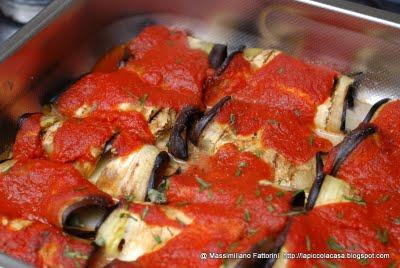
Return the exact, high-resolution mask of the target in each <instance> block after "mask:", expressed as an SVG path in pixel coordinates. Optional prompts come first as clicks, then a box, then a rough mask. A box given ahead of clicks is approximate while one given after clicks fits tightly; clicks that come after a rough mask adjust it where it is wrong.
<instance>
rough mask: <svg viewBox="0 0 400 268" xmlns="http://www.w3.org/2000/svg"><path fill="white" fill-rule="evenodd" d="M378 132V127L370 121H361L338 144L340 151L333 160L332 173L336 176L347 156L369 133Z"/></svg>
mask: <svg viewBox="0 0 400 268" xmlns="http://www.w3.org/2000/svg"><path fill="white" fill-rule="evenodd" d="M375 132H376V127H375V126H374V125H372V124H370V123H361V124H360V125H359V126H358V127H357V128H356V129H354V130H353V131H351V132H350V133H349V135H347V136H346V137H345V138H344V139H343V141H342V142H341V143H340V144H339V145H338V146H339V148H338V151H337V153H336V156H335V159H334V160H333V164H332V170H331V171H330V175H332V176H336V174H337V173H338V171H339V169H340V166H341V165H342V164H343V162H344V161H345V160H346V158H347V157H348V156H349V155H350V154H351V152H352V151H353V150H354V149H355V148H356V147H357V146H358V144H360V143H361V142H362V141H363V140H364V139H366V138H367V137H368V136H369V135H372V134H374V133H375Z"/></svg>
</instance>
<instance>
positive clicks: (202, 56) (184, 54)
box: [56, 26, 224, 149]
mask: <svg viewBox="0 0 400 268" xmlns="http://www.w3.org/2000/svg"><path fill="white" fill-rule="evenodd" d="M217 46H218V48H217V49H214V50H213V48H214V44H212V43H208V42H204V41H201V40H198V39H196V38H193V37H190V36H188V35H187V34H186V33H184V32H182V31H172V30H168V29H167V28H165V27H163V26H150V27H147V28H145V29H144V30H143V32H142V33H140V34H139V35H138V36H137V37H136V38H134V39H133V40H131V41H130V42H129V43H128V44H126V45H125V47H124V48H117V49H116V50H115V51H113V52H111V55H110V57H105V59H104V60H103V61H104V62H103V63H101V62H100V63H99V64H98V65H102V66H104V65H114V63H115V60H114V59H115V55H120V56H121V57H123V58H124V61H125V63H124V64H123V65H119V67H117V68H111V69H107V68H106V69H104V68H103V67H102V68H100V70H99V69H97V70H96V68H95V70H94V72H93V73H91V74H89V75H87V76H85V77H83V78H82V79H80V80H79V81H78V82H77V83H75V84H74V85H72V86H71V87H70V88H68V90H67V91H66V92H64V93H63V94H62V95H61V96H60V97H59V98H58V100H57V102H56V108H57V109H58V110H59V111H60V112H61V114H63V115H64V116H67V117H75V118H84V117H88V116H91V115H93V114H96V113H97V112H99V111H101V112H104V111H119V112H132V111H136V112H139V113H141V114H143V116H144V118H145V120H147V121H148V123H149V127H150V130H151V132H152V134H153V135H154V136H155V138H156V144H157V145H158V147H159V148H161V149H165V146H166V143H167V141H168V137H169V133H170V131H171V129H172V127H173V124H174V123H175V120H176V114H177V112H179V111H180V110H182V109H183V108H184V107H186V106H196V107H202V106H203V104H202V85H203V82H204V81H205V79H206V76H207V71H208V69H210V67H211V66H210V64H211V65H216V64H218V62H219V61H220V60H219V59H218V57H223V56H224V54H223V49H222V48H221V45H217ZM122 49H124V50H125V52H124V53H122V52H121V50H122ZM113 53H115V55H114V54H113ZM127 55H128V57H127ZM209 57H210V59H209ZM107 61H110V63H107ZM114 66H115V65H114Z"/></svg>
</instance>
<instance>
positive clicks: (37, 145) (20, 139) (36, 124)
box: [13, 113, 43, 160]
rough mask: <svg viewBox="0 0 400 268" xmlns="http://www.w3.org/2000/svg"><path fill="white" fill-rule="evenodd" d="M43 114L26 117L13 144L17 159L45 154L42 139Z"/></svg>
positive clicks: (14, 155)
mask: <svg viewBox="0 0 400 268" xmlns="http://www.w3.org/2000/svg"><path fill="white" fill-rule="evenodd" d="M41 116H42V115H41V114H40V113H37V114H33V115H31V116H29V117H28V118H26V119H24V121H23V123H22V125H21V128H20V129H19V130H18V133H17V137H16V139H15V143H14V145H13V157H14V158H15V159H19V160H25V159H31V158H39V157H41V156H42V155H43V149H42V143H41V139H40V131H41V128H40V118H41Z"/></svg>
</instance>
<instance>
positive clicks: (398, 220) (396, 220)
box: [393, 217, 400, 225]
mask: <svg viewBox="0 0 400 268" xmlns="http://www.w3.org/2000/svg"><path fill="white" fill-rule="evenodd" d="M393 222H394V224H396V225H400V217H399V218H396V219H394V221H393Z"/></svg>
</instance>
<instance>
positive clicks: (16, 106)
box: [0, 0, 400, 267]
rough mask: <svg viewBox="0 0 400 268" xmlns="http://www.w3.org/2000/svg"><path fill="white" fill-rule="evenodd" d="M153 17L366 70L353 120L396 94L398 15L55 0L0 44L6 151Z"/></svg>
mask: <svg viewBox="0 0 400 268" xmlns="http://www.w3.org/2000/svg"><path fill="white" fill-rule="evenodd" d="M153 22H156V23H161V24H165V25H168V26H172V27H174V26H175V27H179V28H186V29H189V30H190V31H191V32H192V33H193V35H194V36H197V37H199V38H202V39H205V40H209V41H213V42H222V43H228V44H233V45H239V44H246V45H248V46H257V47H264V48H266V47H274V48H278V49H281V50H283V51H286V52H288V53H290V54H292V55H295V56H297V57H299V58H301V59H303V60H305V61H308V62H314V63H319V64H324V65H327V66H330V67H332V68H334V69H337V70H339V71H341V72H344V73H352V72H359V71H362V72H364V73H365V74H366V78H365V79H364V80H363V83H362V85H361V88H360V91H359V92H358V94H357V97H356V107H355V109H354V111H349V112H348V117H349V119H350V120H349V121H350V122H351V121H352V120H353V122H354V123H353V124H350V126H349V127H350V128H351V126H352V125H355V124H356V122H357V121H358V120H359V119H360V118H362V117H363V116H364V114H365V111H366V110H367V108H369V104H371V103H374V102H375V101H376V100H377V99H380V98H382V97H399V92H398V90H397V89H396V86H397V84H398V82H399V81H398V79H399V78H398V77H397V76H396V73H397V71H398V69H399V66H400V64H399V63H398V62H397V61H396V57H395V56H396V55H398V54H399V50H400V48H399V46H400V35H399V26H400V24H399V22H400V19H399V18H398V17H397V16H396V15H393V14H390V13H387V12H383V11H379V10H374V9H371V8H366V7H362V6H359V5H355V4H350V3H340V4H338V3H336V2H333V1H270V2H268V3H263V2H262V1H246V2H245V1H235V0H232V1H228V0H226V1H218V2H217V3H215V2H213V1H203V2H202V4H201V5H199V4H198V3H195V2H194V1H193V3H191V2H188V1H175V0H174V1H169V2H163V1H123V0H121V1H114V2H113V5H112V6H110V4H109V2H108V1H71V0H70V1H55V2H54V3H53V4H51V5H50V6H49V7H48V8H47V9H45V10H44V11H43V12H42V13H41V14H40V15H39V16H38V17H36V18H35V19H34V20H33V21H32V22H31V23H29V24H28V25H27V26H26V27H24V28H23V29H22V30H21V31H20V32H18V33H17V34H16V35H14V36H13V37H12V38H11V39H10V40H8V41H7V42H6V43H5V44H4V45H3V46H2V47H1V48H0V58H1V60H2V64H1V65H0V85H1V88H2V93H3V94H2V98H1V101H0V109H1V110H2V112H1V121H0V122H1V123H0V125H1V128H2V129H3V131H2V132H1V134H0V135H1V140H0V145H1V151H0V152H6V151H7V149H8V148H9V145H10V144H11V143H12V141H13V138H12V137H14V134H15V122H16V120H17V118H18V116H19V115H21V114H23V113H26V112H32V111H37V110H39V107H40V104H43V103H46V102H47V101H48V100H49V99H51V98H52V97H53V96H55V95H57V93H58V92H59V91H60V90H61V89H62V88H63V87H64V86H65V85H66V84H68V83H69V82H70V81H73V80H75V79H76V78H78V77H80V76H81V75H82V74H84V73H86V72H88V71H89V70H90V68H91V67H92V66H93V64H94V62H95V60H96V59H97V58H98V57H99V56H100V55H102V54H103V53H104V52H106V51H107V50H108V49H109V48H110V47H112V46H113V45H115V44H119V43H122V42H125V41H127V40H128V39H130V38H131V37H132V36H134V35H135V34H137V33H138V32H139V31H140V30H141V29H142V28H143V27H144V26H145V25H147V24H149V23H153ZM4 265H6V264H4ZM7 267H9V266H7Z"/></svg>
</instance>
